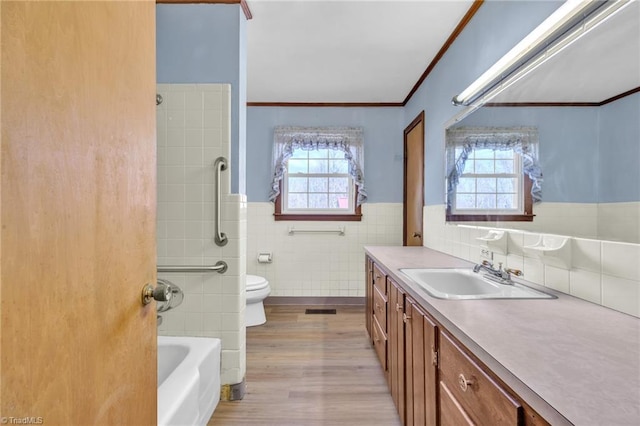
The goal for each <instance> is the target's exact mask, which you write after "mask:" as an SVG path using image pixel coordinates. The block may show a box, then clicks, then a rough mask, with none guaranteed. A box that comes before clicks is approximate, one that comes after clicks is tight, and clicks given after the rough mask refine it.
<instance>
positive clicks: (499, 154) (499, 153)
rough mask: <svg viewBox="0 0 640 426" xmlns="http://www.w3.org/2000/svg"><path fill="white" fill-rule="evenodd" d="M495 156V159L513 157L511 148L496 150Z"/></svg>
mask: <svg viewBox="0 0 640 426" xmlns="http://www.w3.org/2000/svg"><path fill="white" fill-rule="evenodd" d="M496 158H497V159H501V158H504V159H507V158H513V150H505V151H496Z"/></svg>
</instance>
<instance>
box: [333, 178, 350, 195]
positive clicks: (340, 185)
mask: <svg viewBox="0 0 640 426" xmlns="http://www.w3.org/2000/svg"><path fill="white" fill-rule="evenodd" d="M329 192H349V178H346V177H340V178H329Z"/></svg>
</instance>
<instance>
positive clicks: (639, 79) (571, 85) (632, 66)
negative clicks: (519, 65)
mask: <svg viewBox="0 0 640 426" xmlns="http://www.w3.org/2000/svg"><path fill="white" fill-rule="evenodd" d="M636 87H640V1H637V0H636V1H634V2H633V3H632V4H630V5H629V6H628V7H626V8H625V9H624V10H622V11H620V13H618V14H616V15H614V16H612V17H611V18H610V19H608V20H606V21H605V22H603V23H602V24H601V25H600V26H599V27H597V28H595V29H594V30H593V31H591V32H590V33H588V34H586V35H585V36H584V37H582V38H580V39H579V40H578V41H576V42H574V43H573V44H572V45H570V46H568V47H567V48H566V49H565V50H563V51H562V52H560V53H559V54H558V55H556V56H554V57H553V58H551V59H550V60H548V61H547V62H545V63H543V64H542V65H541V66H540V67H538V68H537V69H536V70H535V71H534V72H532V73H531V74H529V75H528V76H526V77H524V78H523V79H522V80H520V81H518V82H517V83H516V84H514V85H513V86H512V87H510V88H508V89H506V90H505V91H504V92H502V93H501V94H499V95H498V96H497V97H495V98H494V99H492V100H491V102H596V103H597V102H602V101H604V100H607V99H609V98H611V97H614V96H616V95H619V94H621V93H624V92H626V91H628V90H631V89H635V88H636Z"/></svg>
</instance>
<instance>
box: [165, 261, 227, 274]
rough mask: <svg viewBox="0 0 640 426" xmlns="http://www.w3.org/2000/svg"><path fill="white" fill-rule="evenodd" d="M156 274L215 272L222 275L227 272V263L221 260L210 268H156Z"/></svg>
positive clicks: (166, 266)
mask: <svg viewBox="0 0 640 426" xmlns="http://www.w3.org/2000/svg"><path fill="white" fill-rule="evenodd" d="M158 272H217V273H219V274H224V273H225V272H227V263H226V262H224V261H223V260H220V261H218V262H216V264H215V265H211V266H206V265H205V266H170V265H163V266H158Z"/></svg>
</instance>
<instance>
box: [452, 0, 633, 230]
mask: <svg viewBox="0 0 640 426" xmlns="http://www.w3.org/2000/svg"><path fill="white" fill-rule="evenodd" d="M490 102H491V103H488V104H486V105H484V106H483V107H482V108H480V109H478V110H476V111H475V112H474V113H473V114H471V115H469V116H467V117H466V118H464V119H463V120H462V121H460V122H458V123H456V125H455V127H460V126H467V127H485V126H486V127H510V126H534V127H537V128H538V132H539V162H540V166H541V168H542V173H543V177H544V182H543V184H542V194H543V196H542V202H541V203H539V204H536V205H535V206H534V214H535V215H536V216H535V218H534V220H533V222H526V223H525V222H496V223H493V224H489V225H492V226H498V227H506V228H515V229H523V230H530V231H535V232H544V233H554V234H562V235H571V236H576V237H584V238H596V239H600V240H615V241H626V242H632V243H640V2H638V1H634V2H633V4H631V5H629V6H628V7H626V8H625V9H624V10H622V11H620V12H619V13H617V14H616V15H615V16H612V17H611V18H610V19H608V20H606V21H605V22H603V23H601V24H600V25H599V26H598V27H597V28H595V29H594V30H592V31H591V32H589V33H588V34H586V35H585V36H583V37H582V38H580V39H579V40H577V41H575V42H574V43H573V44H571V45H570V46H568V47H567V48H565V49H564V50H563V51H562V52H560V53H559V54H557V55H556V56H554V57H553V58H552V59H550V60H548V61H547V62H545V63H544V64H542V65H540V66H539V67H538V68H536V69H535V71H533V72H531V73H530V74H528V75H526V76H525V77H524V78H522V79H521V80H519V81H518V82H517V83H515V84H513V85H512V86H511V87H509V88H508V89H506V90H504V91H503V92H501V93H500V94H498V95H497V96H496V97H494V98H493V99H491V101H490ZM484 225H487V224H486V223H484Z"/></svg>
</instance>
